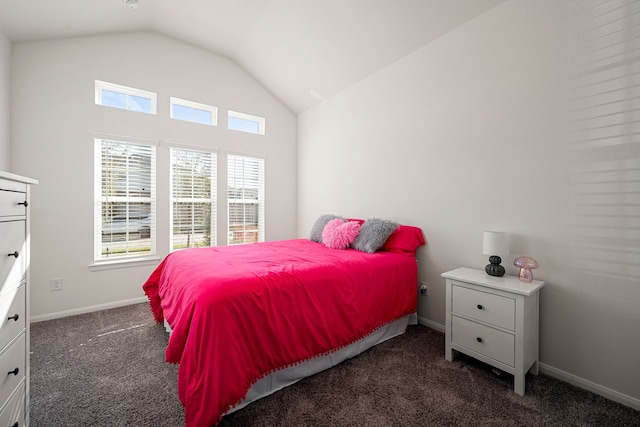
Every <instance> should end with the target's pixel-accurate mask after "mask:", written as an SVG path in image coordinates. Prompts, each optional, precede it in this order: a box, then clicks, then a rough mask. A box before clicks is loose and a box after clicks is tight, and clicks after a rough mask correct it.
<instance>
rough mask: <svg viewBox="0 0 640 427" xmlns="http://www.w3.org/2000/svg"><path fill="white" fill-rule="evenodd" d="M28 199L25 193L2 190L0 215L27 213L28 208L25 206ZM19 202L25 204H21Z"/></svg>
mask: <svg viewBox="0 0 640 427" xmlns="http://www.w3.org/2000/svg"><path fill="white" fill-rule="evenodd" d="M26 199H27V196H26V194H25V193H18V192H15V191H5V190H0V217H3V216H24V215H26V213H27V208H26V206H24V202H25V200H26ZM18 203H23V204H22V205H19V204H18Z"/></svg>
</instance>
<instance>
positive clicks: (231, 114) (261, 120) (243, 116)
mask: <svg viewBox="0 0 640 427" xmlns="http://www.w3.org/2000/svg"><path fill="white" fill-rule="evenodd" d="M231 117H233V118H236V119H240V120H242V121H249V122H257V123H258V132H250V131H248V130H240V129H231V128H229V118H231ZM265 126H266V119H265V118H264V117H259V116H253V115H251V114H246V113H239V112H237V111H231V110H229V111H228V118H227V128H228V129H229V130H234V131H238V132H246V133H251V134H254V135H264V133H265Z"/></svg>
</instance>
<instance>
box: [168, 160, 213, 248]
mask: <svg viewBox="0 0 640 427" xmlns="http://www.w3.org/2000/svg"><path fill="white" fill-rule="evenodd" d="M215 177H216V155H215V154H214V153H210V152H203V151H193V150H184V149H178V148H171V230H172V233H171V247H172V250H177V249H184V248H193V247H199V246H215V245H216V234H215V230H216V194H215V193H216V178H215Z"/></svg>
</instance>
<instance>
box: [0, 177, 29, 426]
mask: <svg viewBox="0 0 640 427" xmlns="http://www.w3.org/2000/svg"><path fill="white" fill-rule="evenodd" d="M37 183H38V182H37V181H36V180H33V179H29V178H25V177H21V176H18V175H14V174H10V173H7V172H2V171H0V286H1V288H0V316H2V317H1V318H0V427H5V426H7V427H21V426H26V425H28V422H29V209H30V207H29V203H30V200H29V193H30V186H31V185H33V184H37Z"/></svg>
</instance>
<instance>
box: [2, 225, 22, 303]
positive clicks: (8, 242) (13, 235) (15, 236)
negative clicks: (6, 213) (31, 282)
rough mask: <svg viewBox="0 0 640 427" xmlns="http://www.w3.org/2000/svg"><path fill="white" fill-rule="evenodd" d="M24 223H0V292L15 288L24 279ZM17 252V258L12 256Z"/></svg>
mask: <svg viewBox="0 0 640 427" xmlns="http://www.w3.org/2000/svg"><path fill="white" fill-rule="evenodd" d="M25 224H26V223H25V221H23V220H19V221H6V222H0V286H1V287H2V288H1V289H0V292H4V291H6V290H7V289H8V288H9V287H11V286H14V287H17V286H18V285H19V284H20V282H21V281H22V279H24V277H25V270H26V259H27V257H26V254H25V253H24V250H25V238H24V236H25V232H26V228H25ZM16 252H17V257H16V256H14V255H8V254H15V253H16Z"/></svg>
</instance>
